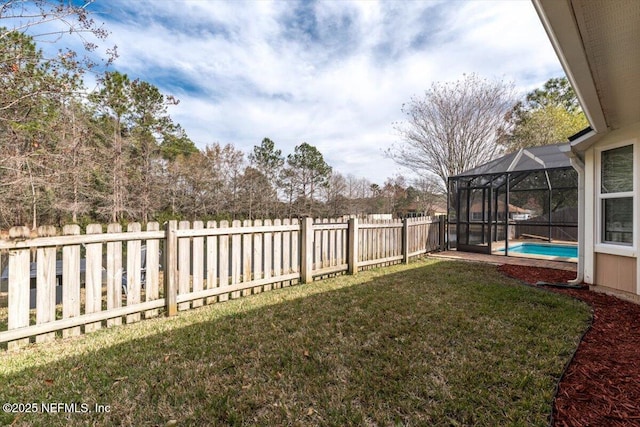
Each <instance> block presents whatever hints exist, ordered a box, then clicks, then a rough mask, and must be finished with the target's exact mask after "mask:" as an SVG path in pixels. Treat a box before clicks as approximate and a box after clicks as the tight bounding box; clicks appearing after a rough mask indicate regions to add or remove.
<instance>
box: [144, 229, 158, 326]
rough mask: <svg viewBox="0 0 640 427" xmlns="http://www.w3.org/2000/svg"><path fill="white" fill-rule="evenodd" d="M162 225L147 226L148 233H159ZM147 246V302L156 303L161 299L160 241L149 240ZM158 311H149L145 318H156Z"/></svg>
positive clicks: (145, 313) (146, 312)
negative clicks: (155, 301)
mask: <svg viewBox="0 0 640 427" xmlns="http://www.w3.org/2000/svg"><path fill="white" fill-rule="evenodd" d="M159 230H160V224H158V223H157V222H150V223H148V224H147V231H159ZM146 245H147V260H146V264H145V265H146V274H145V276H146V284H145V298H144V300H145V301H154V300H157V299H158V298H159V297H160V241H159V240H158V239H149V240H147V241H146ZM157 315H158V310H157V309H154V310H147V311H145V312H144V318H145V319H149V318H151V317H156V316H157Z"/></svg>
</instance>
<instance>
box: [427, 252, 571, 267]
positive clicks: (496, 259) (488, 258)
mask: <svg viewBox="0 0 640 427" xmlns="http://www.w3.org/2000/svg"><path fill="white" fill-rule="evenodd" d="M429 256H430V257H433V258H444V259H455V260H460V261H470V262H483V263H488V264H495V265H501V264H515V265H526V266H531V267H543V268H555V269H557V270H567V271H576V270H577V267H576V263H574V262H561V261H549V260H544V259H532V258H519V257H514V256H504V255H486V254H476V253H472V252H462V251H460V252H458V251H444V252H432V253H430V254H429Z"/></svg>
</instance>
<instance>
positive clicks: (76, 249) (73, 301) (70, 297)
mask: <svg viewBox="0 0 640 427" xmlns="http://www.w3.org/2000/svg"><path fill="white" fill-rule="evenodd" d="M62 234H64V235H68V236H76V235H79V234H80V226H79V225H76V224H73V225H65V226H64V227H63V229H62ZM109 308H111V307H109V305H108V303H107V309H109ZM77 316H80V245H69V246H64V247H63V248H62V318H63V319H69V318H71V317H77ZM78 335H80V327H79V326H76V327H74V328H69V329H64V330H63V331H62V337H63V338H67V337H73V336H78Z"/></svg>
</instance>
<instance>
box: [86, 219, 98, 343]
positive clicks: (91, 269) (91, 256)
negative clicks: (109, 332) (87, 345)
mask: <svg viewBox="0 0 640 427" xmlns="http://www.w3.org/2000/svg"><path fill="white" fill-rule="evenodd" d="M86 233H87V234H102V226H101V225H100V224H89V225H87V231H86ZM86 248H87V261H86V264H85V266H86V268H85V292H86V293H85V306H84V312H85V313H98V312H100V311H102V243H89V244H87V245H86ZM101 327H102V322H94V323H88V324H86V325H85V326H84V331H85V332H93V331H97V330H98V329H100V328H101Z"/></svg>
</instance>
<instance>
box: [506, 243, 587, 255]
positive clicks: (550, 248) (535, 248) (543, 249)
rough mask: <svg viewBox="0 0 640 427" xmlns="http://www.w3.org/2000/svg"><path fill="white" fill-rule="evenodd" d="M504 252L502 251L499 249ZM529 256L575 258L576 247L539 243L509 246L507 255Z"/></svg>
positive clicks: (576, 253)
mask: <svg viewBox="0 0 640 427" xmlns="http://www.w3.org/2000/svg"><path fill="white" fill-rule="evenodd" d="M500 252H504V249H500ZM512 252H513V253H517V254H529V255H545V256H553V257H563V258H577V257H578V247H577V246H569V245H554V244H552V243H549V244H541V243H519V244H517V245H514V246H511V245H509V253H512Z"/></svg>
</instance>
